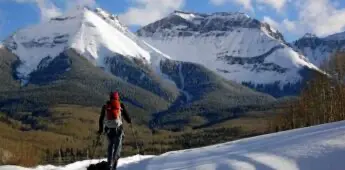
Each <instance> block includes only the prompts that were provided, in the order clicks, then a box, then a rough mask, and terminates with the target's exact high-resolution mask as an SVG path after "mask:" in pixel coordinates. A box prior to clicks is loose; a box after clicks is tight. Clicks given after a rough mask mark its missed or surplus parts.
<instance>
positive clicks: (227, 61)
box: [137, 11, 317, 85]
mask: <svg viewBox="0 0 345 170" xmlns="http://www.w3.org/2000/svg"><path fill="white" fill-rule="evenodd" d="M137 34H138V35H139V36H140V37H141V38H142V39H143V40H145V41H146V42H147V43H149V44H152V45H153V46H155V47H156V48H158V49H159V50H161V51H162V52H164V53H166V54H168V55H169V56H170V57H172V58H173V59H176V60H180V61H189V62H194V63H199V64H203V65H204V66H206V67H207V68H209V69H211V70H213V71H215V72H217V73H218V74H220V75H222V76H223V77H225V78H227V79H228V80H234V81H236V82H239V83H242V82H251V83H252V84H272V83H276V82H279V84H280V85H285V84H288V83H292V84H293V83H296V82H299V81H300V80H301V79H302V77H301V75H300V74H299V71H300V70H301V69H302V68H309V69H317V67H315V66H314V65H313V64H311V63H309V62H308V61H307V60H306V58H305V57H304V56H303V55H301V54H299V53H297V52H296V51H294V50H293V49H292V48H290V47H289V46H288V45H287V43H286V42H285V41H284V38H283V36H282V35H281V34H280V33H279V32H278V31H277V30H274V29H272V28H271V27H270V26H269V25H268V24H266V23H261V22H259V21H258V20H255V19H253V18H250V17H249V16H247V15H245V14H243V13H214V14H198V13H188V12H181V11H176V12H174V13H173V14H171V15H169V16H168V17H166V18H163V19H162V20H159V21H156V22H154V23H152V24H149V25H147V26H145V27H143V28H142V29H140V30H139V31H138V32H137ZM262 58H263V59H262Z"/></svg>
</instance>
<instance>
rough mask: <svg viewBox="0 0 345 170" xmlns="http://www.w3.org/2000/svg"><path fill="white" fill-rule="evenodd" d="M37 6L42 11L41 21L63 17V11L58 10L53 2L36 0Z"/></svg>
mask: <svg viewBox="0 0 345 170" xmlns="http://www.w3.org/2000/svg"><path fill="white" fill-rule="evenodd" d="M36 3H37V6H38V8H39V9H40V13H41V20H42V21H47V20H49V19H50V18H54V17H57V16H59V15H61V13H62V12H61V10H60V9H59V8H57V7H56V6H55V5H54V4H53V3H52V2H51V1H46V0H36Z"/></svg>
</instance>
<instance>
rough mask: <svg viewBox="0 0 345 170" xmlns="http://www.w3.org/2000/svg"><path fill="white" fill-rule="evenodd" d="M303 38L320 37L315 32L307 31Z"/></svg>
mask: <svg viewBox="0 0 345 170" xmlns="http://www.w3.org/2000/svg"><path fill="white" fill-rule="evenodd" d="M302 38H318V37H317V36H316V34H313V33H306V34H304V36H303V37H302Z"/></svg>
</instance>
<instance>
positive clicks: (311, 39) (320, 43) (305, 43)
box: [293, 32, 345, 66]
mask: <svg viewBox="0 0 345 170" xmlns="http://www.w3.org/2000/svg"><path fill="white" fill-rule="evenodd" d="M293 45H294V48H295V49H297V50H298V51H300V52H301V53H303V54H304V55H305V56H306V57H308V59H309V61H310V62H312V63H313V64H314V65H316V66H321V65H322V64H323V63H324V62H326V61H327V59H329V57H330V56H331V55H333V54H334V53H335V52H337V51H345V32H341V33H337V34H333V35H329V36H327V37H323V38H320V37H317V36H316V35H313V34H310V33H307V34H305V35H304V36H303V37H302V38H300V39H299V40H297V41H295V42H294V43H293Z"/></svg>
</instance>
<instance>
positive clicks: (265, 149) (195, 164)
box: [0, 121, 345, 170]
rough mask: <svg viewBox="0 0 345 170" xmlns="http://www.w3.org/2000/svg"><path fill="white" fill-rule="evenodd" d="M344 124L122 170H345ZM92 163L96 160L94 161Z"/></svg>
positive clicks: (74, 168)
mask: <svg viewBox="0 0 345 170" xmlns="http://www.w3.org/2000/svg"><path fill="white" fill-rule="evenodd" d="M344 141H345V121H342V122H336V123H332V124H325V125H319V126H314V127H310V128H303V129H297V130H291V131H286V132H280V133H274V134H269V135H263V136H258V137H253V138H247V139H242V140H237V141H233V142H228V143H224V144H218V145H213V146H209V147H203V148H197V149H190V150H181V151H174V152H168V153H165V154H163V155H160V156H147V157H143V156H141V157H142V158H141V161H140V162H137V160H138V156H136V157H130V158H124V159H121V160H120V167H119V168H118V169H119V170H138V169H140V170H244V169H245V170H343V169H344V167H345V161H344V160H343V159H344V157H345V142H344ZM92 162H93V163H95V162H97V160H93V161H92ZM89 163H90V161H82V162H77V163H74V164H71V165H68V166H66V167H52V166H40V167H37V168H33V169H24V168H20V167H14V166H2V167H1V166H0V170H42V169H48V170H65V169H66V170H67V169H69V170H84V169H85V167H86V166H87V165H88V164H89Z"/></svg>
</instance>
